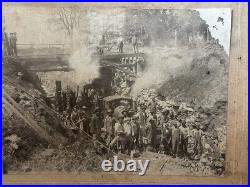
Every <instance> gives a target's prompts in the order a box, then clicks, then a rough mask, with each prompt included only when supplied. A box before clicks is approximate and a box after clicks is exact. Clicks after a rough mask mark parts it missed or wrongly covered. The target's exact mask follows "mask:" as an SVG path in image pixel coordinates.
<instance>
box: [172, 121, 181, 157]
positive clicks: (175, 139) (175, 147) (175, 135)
mask: <svg viewBox="0 0 250 187" xmlns="http://www.w3.org/2000/svg"><path fill="white" fill-rule="evenodd" d="M179 143H180V129H179V128H178V124H177V122H175V123H174V124H173V128H172V153H173V157H174V158H175V157H176V156H178V154H179Z"/></svg>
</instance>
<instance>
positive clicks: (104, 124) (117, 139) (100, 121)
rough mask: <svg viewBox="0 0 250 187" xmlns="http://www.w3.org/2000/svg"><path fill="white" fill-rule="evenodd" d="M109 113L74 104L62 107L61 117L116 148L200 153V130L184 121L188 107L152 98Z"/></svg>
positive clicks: (127, 151)
mask: <svg viewBox="0 0 250 187" xmlns="http://www.w3.org/2000/svg"><path fill="white" fill-rule="evenodd" d="M113 114H114V111H113V110H111V109H108V110H106V111H102V109H101V108H99V107H96V108H95V109H94V110H90V109H89V108H87V107H86V106H75V107H74V108H73V110H72V112H71V113H67V112H66V111H65V112H64V113H63V115H62V118H63V120H64V121H65V124H66V125H68V126H71V127H72V124H73V129H78V130H79V131H77V132H83V131H84V132H85V133H88V134H89V135H90V136H92V137H93V140H98V141H99V142H101V143H102V144H103V145H105V146H107V147H109V148H110V149H111V150H114V151H116V152H121V153H124V154H131V152H132V151H133V152H141V151H154V152H161V153H165V154H168V155H171V156H173V157H188V158H194V157H195V156H200V155H201V154H202V130H201V129H200V128H199V125H197V123H196V124H192V125H191V126H190V124H187V123H186V120H185V118H186V117H187V116H188V115H190V114H189V112H188V111H181V114H177V113H175V112H173V111H172V110H164V109H163V108H161V107H160V106H158V105H157V103H156V101H155V99H152V100H151V101H150V102H149V103H147V104H146V105H139V106H138V107H137V109H136V110H132V109H129V108H128V109H125V110H124V111H122V115H120V116H116V117H114V115H113ZM180 116H181V117H180ZM191 139H192V141H190V140H191ZM188 149H189V151H188Z"/></svg>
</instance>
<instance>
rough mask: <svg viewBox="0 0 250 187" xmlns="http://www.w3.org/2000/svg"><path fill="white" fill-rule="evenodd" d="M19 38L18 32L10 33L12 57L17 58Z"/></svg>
mask: <svg viewBox="0 0 250 187" xmlns="http://www.w3.org/2000/svg"><path fill="white" fill-rule="evenodd" d="M16 42H17V37H16V32H14V33H10V55H11V56H17V46H16Z"/></svg>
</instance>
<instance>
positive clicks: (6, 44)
mask: <svg viewBox="0 0 250 187" xmlns="http://www.w3.org/2000/svg"><path fill="white" fill-rule="evenodd" d="M2 51H3V56H17V35H16V32H13V33H10V34H9V35H8V33H7V32H6V31H5V28H3V33H2Z"/></svg>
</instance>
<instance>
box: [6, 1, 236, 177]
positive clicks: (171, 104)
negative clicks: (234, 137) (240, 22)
mask: <svg viewBox="0 0 250 187" xmlns="http://www.w3.org/2000/svg"><path fill="white" fill-rule="evenodd" d="M33 5H34V4H33ZM37 5H38V6H31V5H29V4H27V5H24V4H22V5H20V4H19V5H16V4H8V5H5V4H4V5H3V15H2V16H3V22H2V70H3V84H2V92H3V95H2V122H3V123H2V125H3V127H2V138H3V142H2V146H3V155H2V156H3V173H4V175H10V174H22V173H26V174H36V173H37V174H39V173H40V172H47V173H50V172H53V173H55V172H56V173H64V174H65V173H66V174H67V173H69V174H72V173H73V174H74V173H84V172H93V173H96V172H98V173H105V174H107V173H108V174H113V175H116V174H118V173H124V174H127V175H138V176H143V175H146V176H147V175H166V176H168V175H175V176H176V175H182V176H190V175H191V176H222V177H223V176H224V174H225V159H226V157H227V155H226V128H227V125H226V124H227V103H228V93H227V92H228V71H229V52H230V33H231V13H232V9H230V8H203V9H201V8H200V9H149V8H145V9H139V8H119V7H117V8H107V7H100V6H99V7H95V6H84V4H81V3H79V4H78V5H75V6H69V5H67V6H43V5H42V4H37Z"/></svg>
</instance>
